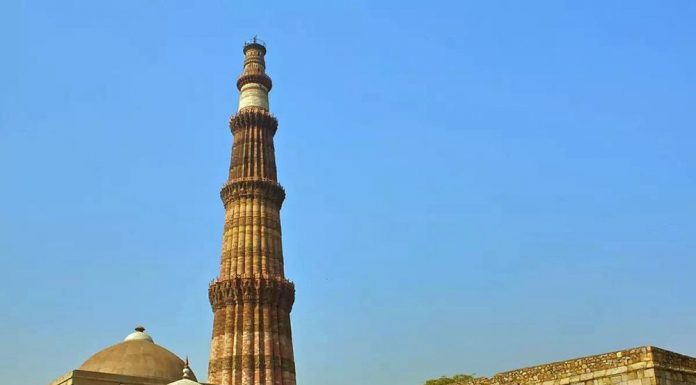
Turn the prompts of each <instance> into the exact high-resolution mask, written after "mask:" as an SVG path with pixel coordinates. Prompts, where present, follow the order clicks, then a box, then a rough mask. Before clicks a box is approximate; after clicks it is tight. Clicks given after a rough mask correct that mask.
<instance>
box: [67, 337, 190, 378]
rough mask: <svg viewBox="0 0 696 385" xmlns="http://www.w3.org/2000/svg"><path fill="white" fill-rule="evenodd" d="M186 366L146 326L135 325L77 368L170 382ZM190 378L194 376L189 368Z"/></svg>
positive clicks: (179, 376) (178, 376)
mask: <svg viewBox="0 0 696 385" xmlns="http://www.w3.org/2000/svg"><path fill="white" fill-rule="evenodd" d="M184 367H186V364H185V363H184V361H183V360H182V359H181V358H179V357H178V356H177V355H176V354H174V353H172V352H170V351H169V350H167V349H165V348H163V347H161V346H159V345H157V344H156V343H154V341H153V340H152V337H150V336H149V335H148V334H147V333H145V328H143V327H137V328H136V329H135V332H133V333H131V334H129V335H128V336H127V337H126V339H125V340H124V341H123V342H120V343H118V344H115V345H112V346H109V347H108V348H106V349H104V350H101V351H99V352H97V353H95V354H94V355H93V356H92V357H90V358H89V359H87V361H85V362H84V363H83V364H82V366H80V368H79V370H85V371H90V372H100V373H111V374H122V375H126V376H137V377H148V378H157V379H162V380H166V381H169V382H172V381H176V380H178V379H180V378H181V371H182V370H183V368H184ZM191 377H192V379H193V380H195V379H196V376H195V375H194V374H193V372H191Z"/></svg>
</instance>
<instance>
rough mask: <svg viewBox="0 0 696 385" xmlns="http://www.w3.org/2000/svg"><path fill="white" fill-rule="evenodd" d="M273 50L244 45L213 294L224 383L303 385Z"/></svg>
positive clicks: (219, 380)
mask: <svg viewBox="0 0 696 385" xmlns="http://www.w3.org/2000/svg"><path fill="white" fill-rule="evenodd" d="M265 54H266V48H265V47H264V46H263V45H261V44H259V43H258V42H256V40H254V41H253V42H251V43H248V44H246V45H245V46H244V70H243V72H242V75H241V76H240V77H239V79H238V80H237V88H238V89H239V91H240V94H239V108H238V110H237V113H236V114H235V115H234V116H233V117H232V118H231V119H230V129H231V130H232V134H233V136H234V142H233V145H232V159H231V162H230V169H229V176H228V179H227V182H226V183H225V185H224V186H223V188H222V191H221V192H220V196H221V198H222V202H223V204H224V206H225V225H224V231H223V237H222V256H221V263H220V275H219V276H218V278H217V279H216V280H215V281H214V282H213V283H211V285H210V287H209V290H208V295H209V298H210V304H211V306H212V308H213V313H214V321H213V337H212V343H211V348H210V362H209V365H208V382H209V383H212V384H218V385H295V363H294V356H293V349H292V334H291V328H290V311H291V309H292V305H293V302H294V299H295V288H294V285H293V284H292V283H291V282H290V281H288V280H287V279H285V273H284V269H283V250H282V242H281V227H280V208H281V206H282V203H283V200H284V198H285V191H284V190H283V188H282V187H281V186H280V184H278V181H277V175H276V164H275V150H274V146H273V136H274V134H275V132H276V129H277V127H278V121H277V120H276V118H275V117H273V116H272V115H271V113H270V112H269V104H268V92H269V91H270V90H271V87H272V82H271V79H270V78H269V77H268V75H266V71H265V70H266V65H265V58H264V57H265Z"/></svg>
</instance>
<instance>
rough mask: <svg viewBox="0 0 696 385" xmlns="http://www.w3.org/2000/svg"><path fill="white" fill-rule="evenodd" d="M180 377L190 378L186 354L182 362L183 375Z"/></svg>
mask: <svg viewBox="0 0 696 385" xmlns="http://www.w3.org/2000/svg"><path fill="white" fill-rule="evenodd" d="M182 378H188V379H190V378H191V368H189V360H188V355H187V356H186V362H185V364H184V375H183V376H182Z"/></svg>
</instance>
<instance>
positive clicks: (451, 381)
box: [424, 374, 474, 385]
mask: <svg viewBox="0 0 696 385" xmlns="http://www.w3.org/2000/svg"><path fill="white" fill-rule="evenodd" d="M473 379H474V376H472V375H471V374H455V375H454V376H452V377H446V376H442V377H440V378H433V379H430V380H428V381H425V384H424V385H458V384H464V383H466V382H469V381H471V380H473Z"/></svg>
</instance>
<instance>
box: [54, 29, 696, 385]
mask: <svg viewBox="0 0 696 385" xmlns="http://www.w3.org/2000/svg"><path fill="white" fill-rule="evenodd" d="M243 52H244V69H243V71H242V75H241V76H240V77H239V79H238V80H237V88H238V89H239V107H238V109H237V113H236V114H235V115H234V116H233V117H232V119H230V129H231V130H232V134H233V135H234V144H233V146H232V161H231V162H230V169H229V176H228V179H227V182H226V183H225V185H224V186H223V188H222V191H221V193H220V196H221V198H222V202H223V204H224V207H225V225H224V231H223V237H222V256H221V258H220V274H219V276H218V277H217V278H216V279H215V280H214V281H213V282H212V283H211V284H210V286H209V288H208V297H209V299H210V304H211V306H212V310H213V313H214V322H213V333H212V341H211V346H210V361H209V363H208V383H210V384H216V385H295V360H294V354H293V348H292V333H291V328H290V310H291V309H292V305H293V302H294V300H295V287H294V285H293V284H292V283H291V282H290V281H288V280H287V279H286V278H285V274H284V269H283V251H282V250H283V248H282V242H281V231H280V208H281V205H282V203H283V200H284V198H285V192H284V190H283V188H282V187H281V186H280V184H278V178H277V173H276V164H275V150H274V147H273V136H274V134H275V132H276V129H277V127H278V121H277V120H276V119H275V117H273V115H271V113H270V110H269V104H268V93H269V91H270V90H271V85H272V83H271V79H270V78H269V77H268V75H266V63H265V55H266V47H265V46H264V44H263V43H261V42H260V41H259V40H257V39H255V38H254V39H253V40H252V41H250V42H248V43H247V44H245V45H244V50H243ZM462 367H463V368H465V367H466V365H465V364H464V363H462ZM197 381H198V380H197V379H196V375H195V374H194V373H193V371H192V370H191V368H190V367H189V364H188V359H186V360H185V361H184V360H182V359H181V358H180V357H179V356H177V355H176V354H174V353H172V352H170V351H169V350H167V349H165V348H163V347H162V346H160V345H158V344H156V343H155V342H154V340H153V339H152V337H150V335H149V334H147V333H145V328H143V327H141V326H138V327H136V328H135V331H134V332H132V333H131V334H129V335H128V336H127V337H126V338H125V339H124V340H123V341H122V342H119V343H117V344H115V345H112V346H109V347H107V348H105V349H103V350H101V351H99V352H97V353H95V354H94V355H92V356H91V357H90V358H88V359H87V360H86V361H85V362H84V363H83V364H82V365H81V366H80V367H79V368H78V369H76V370H71V371H69V372H68V373H66V374H64V375H62V376H61V377H59V378H57V379H55V380H54V381H53V382H51V385H165V384H170V385H200V383H199V382H197ZM413 383H414V384H417V383H418V381H417V380H415V379H414V382H413ZM469 385H696V359H695V358H692V357H689V356H685V355H681V354H677V353H673V352H670V351H667V350H664V349H659V348H656V347H652V346H643V347H638V348H632V349H626V350H621V351H616V352H611V353H605V354H600V355H595V356H589V357H583V358H576V359H572V360H566V361H560V362H554V363H551V364H545V365H538V366H533V367H529V368H525V369H518V370H512V371H508V372H503V373H498V374H496V375H494V376H492V377H490V378H485V377H480V378H477V379H475V380H473V381H472V382H471V383H470V384H469Z"/></svg>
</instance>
